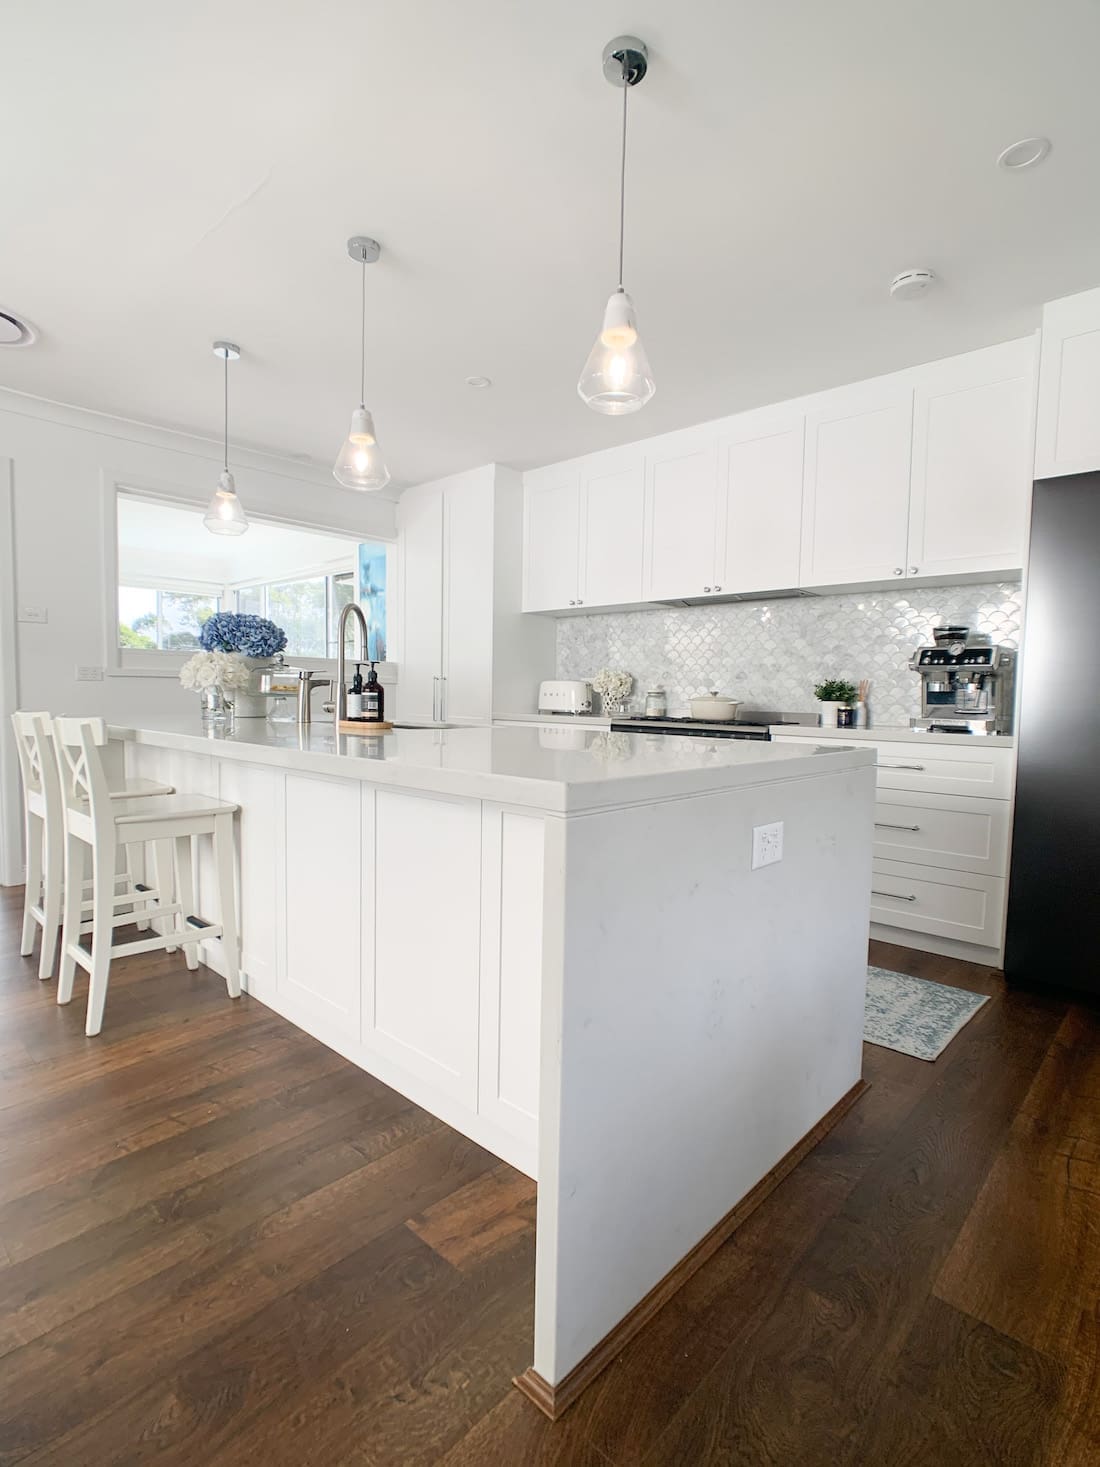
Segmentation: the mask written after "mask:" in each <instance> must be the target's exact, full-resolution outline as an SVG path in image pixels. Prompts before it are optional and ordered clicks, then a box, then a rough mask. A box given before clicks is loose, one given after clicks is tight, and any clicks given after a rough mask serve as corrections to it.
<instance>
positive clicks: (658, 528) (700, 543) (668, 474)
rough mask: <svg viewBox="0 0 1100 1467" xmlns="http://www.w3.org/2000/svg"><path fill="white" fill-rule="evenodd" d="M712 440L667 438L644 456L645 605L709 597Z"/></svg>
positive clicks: (714, 471) (714, 476) (714, 477)
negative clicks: (651, 602)
mask: <svg viewBox="0 0 1100 1467" xmlns="http://www.w3.org/2000/svg"><path fill="white" fill-rule="evenodd" d="M717 520H718V440H717V438H716V437H715V436H712V435H710V434H706V433H691V434H679V433H677V434H669V435H667V436H666V437H665V438H663V439H654V440H653V441H652V442H651V443H650V445H649V447H648V449H647V452H646V534H645V584H644V588H643V589H644V595H645V599H646V600H647V601H664V600H676V599H678V598H679V597H688V596H704V595H709V594H711V593H713V591H714V583H715V581H716V580H717V579H718V577H717V576H716V570H717V564H716V555H715V537H716V534H717Z"/></svg>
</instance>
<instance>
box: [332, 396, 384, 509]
mask: <svg viewBox="0 0 1100 1467" xmlns="http://www.w3.org/2000/svg"><path fill="white" fill-rule="evenodd" d="M332 476H333V478H334V479H335V480H336V482H337V483H338V484H342V485H343V486H344V488H345V489H384V488H385V487H386V485H387V484H388V483H389V482H390V471H389V469H387V467H386V462H385V460H384V459H383V457H382V450H381V449H380V448H379V446H378V440H377V439H376V438H375V436H374V420H373V418H372V417H371V415H370V413H368V412H367V410H366V408H365V407H363V406H361V405H360V406H359V407H357V408H356V409H355V411H354V412H353V413H352V415H351V431H350V432H349V433H348V436H347V437H346V438H345V439H344V445H343V447H342V448H341V449H340V453H339V456H338V457H337V460H336V463H335V465H334V466H333V470H332Z"/></svg>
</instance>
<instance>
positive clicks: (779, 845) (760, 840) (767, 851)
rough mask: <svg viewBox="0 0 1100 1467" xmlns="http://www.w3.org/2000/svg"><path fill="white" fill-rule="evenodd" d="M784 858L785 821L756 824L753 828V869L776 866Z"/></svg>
mask: <svg viewBox="0 0 1100 1467" xmlns="http://www.w3.org/2000/svg"><path fill="white" fill-rule="evenodd" d="M782 859H783V822H782V820H777V821H776V822H775V824H774V825H754V826H753V828H752V869H753V870H754V871H757V870H759V868H760V867H761V866H774V865H775V863H776V861H782Z"/></svg>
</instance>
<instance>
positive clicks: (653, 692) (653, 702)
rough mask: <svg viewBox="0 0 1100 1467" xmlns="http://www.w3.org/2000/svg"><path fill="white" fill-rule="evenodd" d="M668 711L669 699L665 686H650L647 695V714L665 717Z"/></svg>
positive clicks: (648, 715) (652, 716) (647, 715)
mask: <svg viewBox="0 0 1100 1467" xmlns="http://www.w3.org/2000/svg"><path fill="white" fill-rule="evenodd" d="M667 713H668V699H667V698H666V697H665V690H664V688H659V687H658V688H649V689H648V690H647V692H646V695H645V716H646V717H647V718H664V717H665V715H666V714H667Z"/></svg>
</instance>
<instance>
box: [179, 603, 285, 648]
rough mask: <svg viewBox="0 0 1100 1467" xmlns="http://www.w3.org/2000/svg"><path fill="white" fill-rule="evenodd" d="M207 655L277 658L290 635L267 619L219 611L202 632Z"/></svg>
mask: <svg viewBox="0 0 1100 1467" xmlns="http://www.w3.org/2000/svg"><path fill="white" fill-rule="evenodd" d="M199 645H200V646H201V647H203V648H204V649H205V650H206V651H207V652H239V653H240V654H241V656H242V657H274V656H275V653H276V652H281V651H282V650H283V648H284V647H285V646H286V632H284V631H283V629H282V627H277V626H276V625H275V623H274V622H273V621H268V620H267V618H266V617H263V616H248V615H246V614H244V613H241V612H236V611H216V612H215V613H214V615H213V616H209V617H207V619H206V621H205V622H204V623H203V627H202V631H201V632H200V633H199Z"/></svg>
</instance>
